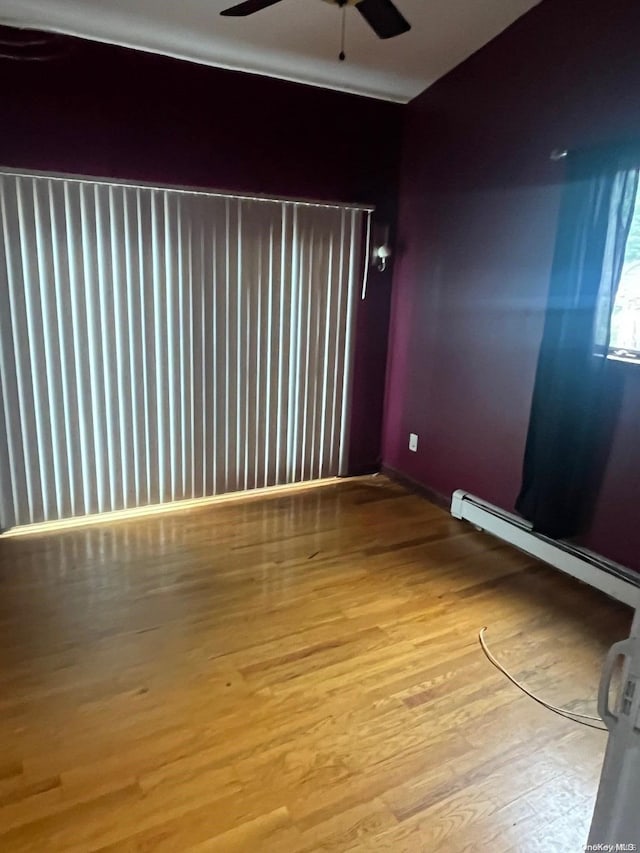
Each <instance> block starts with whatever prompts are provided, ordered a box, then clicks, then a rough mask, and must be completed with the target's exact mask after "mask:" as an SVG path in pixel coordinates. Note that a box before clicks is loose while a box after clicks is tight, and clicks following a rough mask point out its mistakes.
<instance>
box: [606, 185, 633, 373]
mask: <svg viewBox="0 0 640 853" xmlns="http://www.w3.org/2000/svg"><path fill="white" fill-rule="evenodd" d="M609 358H614V359H622V360H624V361H637V362H638V363H640V192H639V193H638V196H637V197H636V206H635V211H634V214H633V220H632V222H631V229H630V231H629V239H628V240H627V247H626V251H625V255H624V264H623V267H622V276H621V278H620V284H619V286H618V291H617V293H616V298H615V302H614V303H613V310H612V312H611V337H610V340H609Z"/></svg>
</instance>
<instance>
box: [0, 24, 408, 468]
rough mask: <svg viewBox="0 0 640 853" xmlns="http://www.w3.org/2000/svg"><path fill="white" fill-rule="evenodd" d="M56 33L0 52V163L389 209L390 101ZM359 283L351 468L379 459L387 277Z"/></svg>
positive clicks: (396, 128)
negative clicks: (7, 57)
mask: <svg viewBox="0 0 640 853" xmlns="http://www.w3.org/2000/svg"><path fill="white" fill-rule="evenodd" d="M70 44H73V45H74V49H73V50H71V51H70V52H69V54H68V56H67V58H65V59H64V60H62V61H56V62H46V63H37V62H21V63H18V62H9V61H0V77H1V78H2V86H0V117H1V125H2V131H1V132H0V164H1V165H4V166H16V167H22V168H32V169H41V170H44V171H47V170H50V171H61V172H75V173H80V174H87V175H96V176H101V177H116V178H127V179H137V180H144V181H151V182H154V181H156V182H159V183H174V184H184V185H197V186H206V187H212V188H217V189H226V190H235V191H249V192H256V193H269V194H274V195H282V196H288V197H305V198H317V199H327V200H332V201H353V202H367V203H374V204H375V205H376V206H377V210H378V212H377V216H378V217H379V218H380V220H381V221H393V219H394V216H395V200H396V181H397V171H398V156H399V150H400V133H401V122H400V116H401V111H402V107H401V106H399V105H395V104H389V103H384V102H380V101H374V100H371V99H368V98H361V97H356V96H354V95H345V94H340V93H337V92H330V91H325V90H321V89H316V88H312V87H309V86H302V85H297V84H293V83H286V82H283V81H278V80H271V79H268V78H263V77H255V76H251V75H248V74H240V73H236V72H231V71H221V70H219V69H214V68H208V67H206V66H201V65H195V64H191V63H187V62H180V61H177V60H173V59H168V58H166V57H160V56H154V55H152V54H144V53H138V52H135V51H130V50H125V49H122V48H116V47H111V46H108V45H100V44H95V43H91V42H82V41H74V40H70ZM385 279H386V280H385ZM369 294H370V296H369V298H368V299H367V301H366V302H364V303H361V302H359V303H358V314H357V318H356V323H357V326H356V331H357V338H356V362H355V376H354V405H353V430H352V439H351V454H350V465H351V469H352V470H353V471H354V472H356V473H357V472H360V471H365V470H375V469H376V468H377V464H378V462H379V458H380V424H381V421H382V405H383V391H384V371H385V363H386V341H387V326H388V316H389V299H390V279H389V277H388V276H381V277H376V279H375V280H374V281H373V282H372V286H371V288H370V290H369Z"/></svg>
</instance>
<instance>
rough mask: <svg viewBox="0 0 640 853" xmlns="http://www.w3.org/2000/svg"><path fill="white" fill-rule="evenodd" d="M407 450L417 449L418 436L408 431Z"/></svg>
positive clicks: (414, 450)
mask: <svg viewBox="0 0 640 853" xmlns="http://www.w3.org/2000/svg"><path fill="white" fill-rule="evenodd" d="M409 450H413V452H414V453H415V452H416V451H417V450H418V436H417V435H416V433H415V432H410V433H409Z"/></svg>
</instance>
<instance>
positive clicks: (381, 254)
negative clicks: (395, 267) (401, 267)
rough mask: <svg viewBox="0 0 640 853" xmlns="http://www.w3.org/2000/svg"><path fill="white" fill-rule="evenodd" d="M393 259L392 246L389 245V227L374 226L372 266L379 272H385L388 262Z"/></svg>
mask: <svg viewBox="0 0 640 853" xmlns="http://www.w3.org/2000/svg"><path fill="white" fill-rule="evenodd" d="M390 257H391V246H390V244H389V226H388V225H374V226H373V233H372V235H371V265H372V266H374V267H375V268H376V269H377V270H378V272H384V271H385V270H386V268H387V261H388V260H389V258H390Z"/></svg>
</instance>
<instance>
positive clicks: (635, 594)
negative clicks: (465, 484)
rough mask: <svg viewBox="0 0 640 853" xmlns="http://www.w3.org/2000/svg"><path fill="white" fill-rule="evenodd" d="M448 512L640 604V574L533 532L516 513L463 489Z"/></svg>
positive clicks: (609, 592) (617, 596)
mask: <svg viewBox="0 0 640 853" xmlns="http://www.w3.org/2000/svg"><path fill="white" fill-rule="evenodd" d="M451 515H452V516H453V517H454V518H460V519H463V520H464V521H468V522H470V523H471V524H473V525H475V526H476V527H479V528H480V529H481V530H483V531H485V532H486V533H491V534H492V535H493V536H497V537H498V538H499V539H502V540H504V541H505V542H508V543H509V544H510V545H513V546H514V547H515V548H518V550H520V551H524V552H525V553H526V554H531V556H532V557H536V558H537V559H538V560H542V561H543V562H545V563H548V564H549V565H551V566H555V568H557V569H560V570H561V571H563V572H565V573H566V574H568V575H571V576H572V577H574V578H577V579H578V580H581V581H583V582H584V583H587V584H589V585H590V586H593V587H595V588H596V589H599V590H601V591H602V592H604V593H606V594H607V595H609V596H611V597H612V598H615V599H617V600H618V601H622V602H623V603H624V604H628V605H629V606H630V607H633V608H637V607H640V576H636V575H635V573H634V572H632V571H630V570H629V569H627V568H625V567H624V566H620V565H618V564H617V563H613V562H611V561H609V560H605V559H604V558H602V557H599V556H598V555H597V554H593V553H591V552H590V551H587V550H586V549H583V548H578V547H576V546H575V545H572V544H571V543H569V542H563V541H561V540H556V539H550V538H549V537H547V536H542V535H541V534H539V533H534V532H533V531H532V529H531V525H530V524H529V523H528V522H526V521H524V520H523V519H522V518H520V517H519V516H517V515H512V514H511V513H509V512H505V511H504V510H502V509H500V508H499V507H496V506H493V504H490V503H487V502H486V501H483V500H482V499H481V498H477V497H475V496H474V495H470V494H469V493H468V492H465V491H464V490H463V489H458V491H456V492H454V493H453V496H452V498H451Z"/></svg>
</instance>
